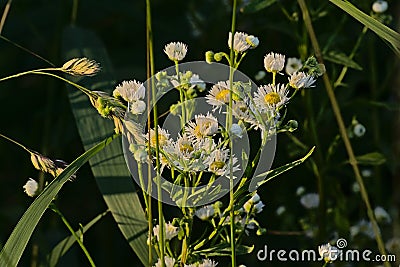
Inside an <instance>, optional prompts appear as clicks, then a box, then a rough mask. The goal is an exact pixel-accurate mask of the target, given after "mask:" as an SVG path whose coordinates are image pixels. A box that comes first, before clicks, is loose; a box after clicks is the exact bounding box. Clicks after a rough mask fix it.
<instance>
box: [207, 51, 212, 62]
mask: <svg viewBox="0 0 400 267" xmlns="http://www.w3.org/2000/svg"><path fill="white" fill-rule="evenodd" d="M213 61H214V52H213V51H207V52H206V62H207V63H208V64H211V63H212V62H213Z"/></svg>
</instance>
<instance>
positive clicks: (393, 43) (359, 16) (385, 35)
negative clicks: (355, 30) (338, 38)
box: [329, 0, 400, 57]
mask: <svg viewBox="0 0 400 267" xmlns="http://www.w3.org/2000/svg"><path fill="white" fill-rule="evenodd" d="M329 1H330V2H332V3H333V4H335V5H336V6H338V7H339V8H341V9H342V10H343V11H345V12H346V13H348V14H349V15H350V16H352V17H353V18H355V19H356V20H358V21H359V22H361V23H362V24H363V25H365V26H366V27H368V28H369V29H370V30H371V31H373V32H375V33H376V34H377V35H378V36H379V37H381V38H382V39H384V40H386V41H387V42H388V43H389V44H390V47H391V48H392V50H393V51H394V52H395V54H396V55H397V56H398V57H400V34H399V33H397V32H396V31H394V30H392V29H390V28H389V27H387V26H386V25H384V24H383V23H381V22H379V21H377V20H376V19H374V18H372V17H371V16H369V15H367V14H365V13H364V12H362V11H361V10H359V9H358V8H357V7H355V6H353V5H352V4H351V3H349V2H348V1H346V0H329Z"/></svg>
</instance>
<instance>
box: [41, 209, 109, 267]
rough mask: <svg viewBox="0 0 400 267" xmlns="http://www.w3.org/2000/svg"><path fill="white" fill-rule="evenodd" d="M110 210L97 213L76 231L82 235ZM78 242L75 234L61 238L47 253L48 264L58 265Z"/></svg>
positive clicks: (78, 234)
mask: <svg viewBox="0 0 400 267" xmlns="http://www.w3.org/2000/svg"><path fill="white" fill-rule="evenodd" d="M107 213H108V211H105V212H103V213H101V214H99V215H97V216H96V217H95V218H94V219H93V220H91V221H90V222H89V223H88V224H86V225H84V226H83V227H82V228H80V229H79V230H78V231H76V234H77V236H81V235H82V234H84V233H86V231H87V230H89V229H90V227H92V226H93V225H94V224H95V223H97V222H98V221H99V220H100V219H102V218H103V217H104V216H105V215H106V214H107ZM75 242H76V239H75V237H74V236H72V235H70V236H68V237H66V238H64V239H63V240H61V241H60V242H59V243H58V244H57V245H56V246H55V247H54V248H53V249H52V250H51V252H50V253H49V254H48V255H47V263H48V266H50V267H52V266H56V265H57V263H58V261H59V260H60V258H61V257H62V256H64V254H65V253H66V252H67V251H68V250H69V249H70V248H71V247H72V245H73V244H74V243H75Z"/></svg>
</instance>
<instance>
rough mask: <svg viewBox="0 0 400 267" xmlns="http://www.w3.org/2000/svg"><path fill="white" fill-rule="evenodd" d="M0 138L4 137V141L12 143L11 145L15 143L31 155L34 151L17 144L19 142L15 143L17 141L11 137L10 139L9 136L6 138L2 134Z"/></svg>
mask: <svg viewBox="0 0 400 267" xmlns="http://www.w3.org/2000/svg"><path fill="white" fill-rule="evenodd" d="M0 137H3V138H4V139H6V140H8V141H10V142H11V143H14V144H16V145H17V146H19V147H21V148H22V149H24V150H26V151H28V152H29V153H32V151H31V150H30V149H29V148H27V147H26V146H24V145H22V144H20V143H18V142H17V141H15V140H13V139H11V138H10V137H8V136H5V135H3V134H0Z"/></svg>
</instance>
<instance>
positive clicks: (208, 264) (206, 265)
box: [199, 259, 218, 267]
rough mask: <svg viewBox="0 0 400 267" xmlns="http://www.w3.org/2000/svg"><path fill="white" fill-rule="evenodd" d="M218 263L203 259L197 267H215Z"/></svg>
mask: <svg viewBox="0 0 400 267" xmlns="http://www.w3.org/2000/svg"><path fill="white" fill-rule="evenodd" d="M217 265H218V262H216V261H213V260H211V259H204V260H203V262H202V263H200V264H199V267H216V266H217Z"/></svg>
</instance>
